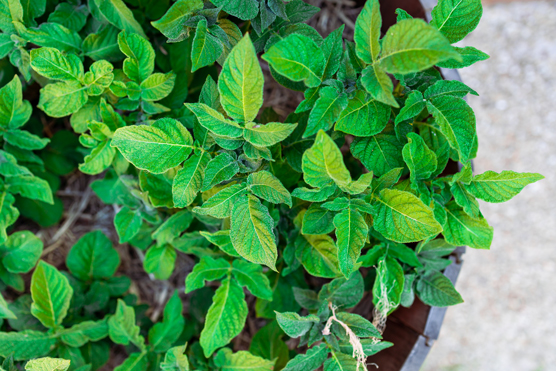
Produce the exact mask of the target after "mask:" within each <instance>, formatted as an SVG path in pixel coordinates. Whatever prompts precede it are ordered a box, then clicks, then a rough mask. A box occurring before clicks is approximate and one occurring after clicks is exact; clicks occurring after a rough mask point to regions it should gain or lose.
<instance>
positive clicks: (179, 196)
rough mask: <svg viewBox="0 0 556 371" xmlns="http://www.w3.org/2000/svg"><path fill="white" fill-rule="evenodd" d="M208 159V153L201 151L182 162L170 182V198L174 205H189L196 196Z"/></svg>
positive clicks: (201, 183)
mask: <svg viewBox="0 0 556 371" xmlns="http://www.w3.org/2000/svg"><path fill="white" fill-rule="evenodd" d="M209 161H210V155H209V154H208V153H206V152H202V153H201V154H200V155H193V156H191V157H190V158H189V159H188V160H187V161H185V163H184V164H183V168H182V169H180V170H179V171H178V172H177V174H176V177H175V178H174V182H173V183H172V198H173V200H174V205H175V206H176V207H186V206H189V205H190V204H191V203H192V202H193V201H194V200H195V198H196V197H197V193H198V192H199V191H200V190H201V186H202V185H203V177H204V174H205V168H206V167H207V165H208V163H209Z"/></svg>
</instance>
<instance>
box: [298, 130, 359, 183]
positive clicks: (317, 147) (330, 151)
mask: <svg viewBox="0 0 556 371" xmlns="http://www.w3.org/2000/svg"><path fill="white" fill-rule="evenodd" d="M302 168H303V178H304V180H305V182H307V184H309V185H311V186H313V187H318V188H321V187H326V186H329V185H331V184H333V183H336V184H337V185H338V186H339V187H340V188H342V187H346V186H347V185H348V184H349V183H350V182H351V176H350V174H349V171H348V169H347V168H346V166H345V165H344V160H343V156H342V152H340V149H339V148H338V146H337V145H336V143H334V141H333V140H332V138H330V137H329V136H328V135H327V134H326V133H325V132H324V131H322V130H320V131H319V132H318V134H317V137H316V139H315V142H314V144H313V146H312V147H311V148H309V149H308V150H307V151H305V153H304V154H303V160H302Z"/></svg>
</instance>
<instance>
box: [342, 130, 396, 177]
mask: <svg viewBox="0 0 556 371" xmlns="http://www.w3.org/2000/svg"><path fill="white" fill-rule="evenodd" d="M403 146H404V145H403V143H402V142H400V141H399V140H398V138H397V137H396V135H395V134H394V133H392V132H386V131H385V132H383V133H381V134H378V135H374V136H372V137H367V138H355V140H354V141H353V142H352V143H351V146H350V150H351V153H352V154H353V157H355V158H356V159H358V160H360V161H361V162H362V163H363V165H364V166H365V167H366V168H367V170H369V171H372V172H373V174H375V175H376V176H379V177H380V176H383V175H385V174H387V173H388V172H390V171H392V170H394V169H399V168H403V167H405V163H404V160H403V156H402V149H403Z"/></svg>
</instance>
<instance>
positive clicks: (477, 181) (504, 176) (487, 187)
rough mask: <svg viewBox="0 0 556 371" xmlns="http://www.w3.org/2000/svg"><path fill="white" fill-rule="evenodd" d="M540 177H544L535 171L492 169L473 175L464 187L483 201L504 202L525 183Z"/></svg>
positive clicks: (533, 181)
mask: <svg viewBox="0 0 556 371" xmlns="http://www.w3.org/2000/svg"><path fill="white" fill-rule="evenodd" d="M541 179H544V176H542V175H540V174H537V173H516V172H514V171H511V170H504V171H502V172H501V173H499V174H498V173H496V172H494V171H486V172H485V173H483V174H479V175H476V176H474V177H473V179H472V180H471V183H470V184H469V185H466V186H465V189H466V190H467V191H469V193H471V194H472V195H474V196H475V197H477V198H479V199H481V200H483V201H487V202H494V203H498V202H506V201H508V200H511V199H512V198H513V197H514V196H516V195H517V194H518V193H519V192H521V190H522V189H523V188H525V186H526V185H528V184H531V183H535V182H537V181H539V180H541Z"/></svg>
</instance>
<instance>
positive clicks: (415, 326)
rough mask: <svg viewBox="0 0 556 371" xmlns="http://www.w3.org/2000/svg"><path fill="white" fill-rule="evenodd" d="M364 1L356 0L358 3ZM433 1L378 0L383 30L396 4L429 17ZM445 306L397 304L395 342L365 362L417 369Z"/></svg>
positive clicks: (390, 333) (389, 335)
mask: <svg viewBox="0 0 556 371" xmlns="http://www.w3.org/2000/svg"><path fill="white" fill-rule="evenodd" d="M364 3H365V1H359V2H358V6H363V5H364ZM436 3H437V0H380V6H381V13H382V19H383V26H382V27H383V32H385V31H386V30H387V29H388V27H390V26H391V25H393V24H395V23H396V14H395V11H396V9H397V8H402V9H404V10H405V11H407V12H408V13H409V14H411V15H412V16H413V17H415V18H423V19H426V20H427V21H430V14H431V11H432V9H433V8H434V6H435V5H436ZM441 72H442V75H443V76H444V78H445V79H446V80H461V79H460V76H459V73H458V72H457V70H449V69H441ZM458 170H459V166H458V164H457V163H449V164H448V166H447V168H446V171H445V173H446V174H454V173H456V172H457V171H458ZM464 253H465V247H463V246H461V247H458V248H457V249H456V250H455V251H454V252H453V253H452V255H451V256H450V260H452V264H451V265H449V266H448V267H447V268H446V269H445V271H444V275H445V276H446V277H448V278H449V279H450V280H451V281H452V283H454V284H455V282H456V280H457V277H458V275H459V272H460V270H461V267H462V263H463V260H462V255H463V254H464ZM368 300H371V297H369V298H368ZM367 308H368V307H367ZM446 309H447V308H438V307H430V306H428V305H425V304H424V303H423V302H421V301H420V300H419V299H418V298H417V297H416V298H415V302H414V303H413V305H412V306H411V307H410V308H403V307H399V308H398V309H397V310H396V311H394V312H393V313H392V314H391V315H390V316H389V317H388V320H387V323H386V329H385V331H384V334H383V338H384V340H386V341H390V342H392V343H394V346H392V347H390V348H388V349H385V350H383V351H381V352H379V353H377V354H376V355H374V356H371V357H369V358H368V359H367V362H369V363H375V364H376V365H378V366H379V367H380V370H381V371H419V370H420V369H421V367H422V365H423V363H424V361H425V358H426V357H427V355H428V353H429V351H430V349H431V347H432V345H433V344H434V342H435V341H436V340H437V339H438V335H439V333H440V328H441V327H442V322H443V320H444V316H445V314H446ZM368 313H369V312H368ZM367 316H368V314H367ZM371 367H372V366H371Z"/></svg>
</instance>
